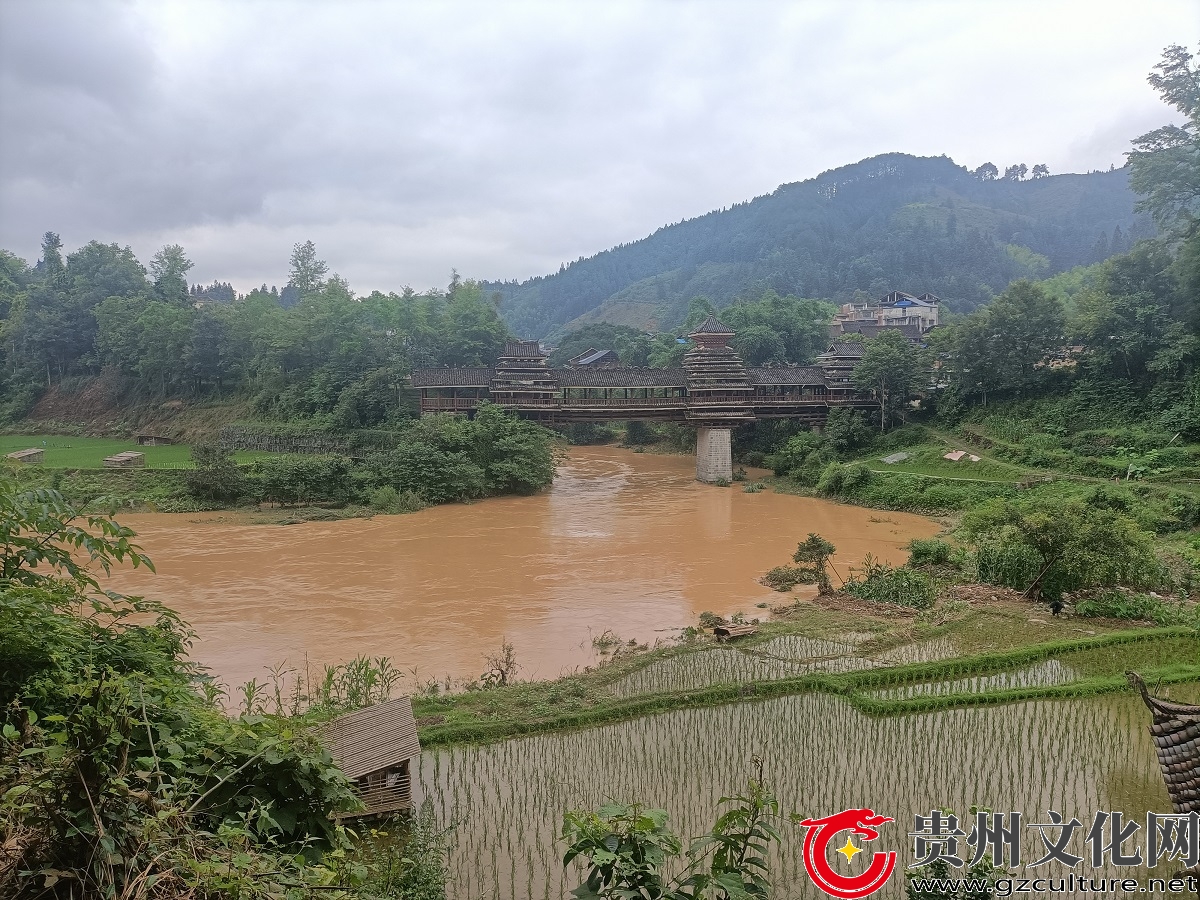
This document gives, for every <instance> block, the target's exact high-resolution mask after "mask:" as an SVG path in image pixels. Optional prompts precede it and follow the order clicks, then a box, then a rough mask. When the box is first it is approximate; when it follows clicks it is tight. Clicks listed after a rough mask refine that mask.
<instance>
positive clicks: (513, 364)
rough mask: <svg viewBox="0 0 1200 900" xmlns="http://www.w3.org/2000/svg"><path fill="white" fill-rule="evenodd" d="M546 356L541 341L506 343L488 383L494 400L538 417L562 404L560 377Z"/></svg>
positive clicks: (491, 397) (489, 394)
mask: <svg viewBox="0 0 1200 900" xmlns="http://www.w3.org/2000/svg"><path fill="white" fill-rule="evenodd" d="M546 357H547V354H546V353H544V352H543V351H542V349H541V347H539V346H538V342H537V341H509V342H508V343H507V344H505V345H504V353H503V354H502V355H501V357H500V358H499V359H498V360H497V361H496V368H495V371H494V373H493V375H492V379H491V382H490V383H489V384H488V396H489V398H490V399H491V401H492V402H493V403H498V404H500V405H502V406H508V407H511V408H514V409H519V410H524V411H526V412H527V413H531V414H533V415H534V417H540V416H539V414H541V415H545V414H547V413H549V412H550V410H551V408H552V407H554V406H556V405H557V403H558V400H557V396H558V379H557V378H556V377H555V375H554V371H553V370H552V369H551V368H550V367H549V366H548V365H547V364H546Z"/></svg>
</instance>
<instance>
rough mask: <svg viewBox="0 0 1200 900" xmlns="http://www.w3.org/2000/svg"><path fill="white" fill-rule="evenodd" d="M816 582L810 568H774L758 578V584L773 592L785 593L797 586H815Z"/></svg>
mask: <svg viewBox="0 0 1200 900" xmlns="http://www.w3.org/2000/svg"><path fill="white" fill-rule="evenodd" d="M816 580H817V575H816V573H815V572H814V571H813V570H812V569H811V568H802V567H800V566H776V567H775V568H773V569H772V570H771V571H770V572H768V573H767V574H766V575H764V576H763V577H762V578H760V579H759V582H760V583H761V584H763V585H765V586H766V587H769V588H770V589H771V590H773V591H779V592H780V593H786V592H787V591H790V590H791V589H792V588H794V587H795V586H796V585H798V584H815V583H816Z"/></svg>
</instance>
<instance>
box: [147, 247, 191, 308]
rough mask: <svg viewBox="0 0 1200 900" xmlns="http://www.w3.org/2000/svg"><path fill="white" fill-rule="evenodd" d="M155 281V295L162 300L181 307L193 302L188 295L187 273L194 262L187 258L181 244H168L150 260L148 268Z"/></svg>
mask: <svg viewBox="0 0 1200 900" xmlns="http://www.w3.org/2000/svg"><path fill="white" fill-rule="evenodd" d="M147 268H148V269H149V271H150V277H151V278H152V279H153V280H154V293H155V295H156V296H157V297H158V299H160V300H164V301H166V302H167V303H175V304H178V305H180V306H183V305H186V304H188V303H190V302H191V300H190V296H189V294H188V282H187V273H188V272H189V271H190V270H191V268H192V261H191V260H190V259H188V258H187V255H186V254H185V253H184V250H183V247H181V246H180V245H179V244H167V245H166V246H165V247H162V248H160V249H159V250H158V251H157V252H156V253H155V254H154V256H152V257H151V258H150V265H149V266H148V267H147Z"/></svg>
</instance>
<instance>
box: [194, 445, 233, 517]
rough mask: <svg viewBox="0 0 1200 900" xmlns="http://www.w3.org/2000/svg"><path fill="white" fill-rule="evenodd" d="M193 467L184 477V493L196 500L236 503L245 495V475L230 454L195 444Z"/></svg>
mask: <svg viewBox="0 0 1200 900" xmlns="http://www.w3.org/2000/svg"><path fill="white" fill-rule="evenodd" d="M192 460H193V462H195V464H196V467H195V468H194V469H189V470H188V471H187V473H186V474H185V475H184V481H185V484H186V485H187V491H188V493H189V494H191V495H192V496H193V497H195V498H196V499H197V500H203V501H207V502H210V503H236V502H237V501H238V500H241V499H242V498H243V497H244V496H246V492H247V483H246V476H245V475H244V474H243V473H242V470H241V469H239V468H238V466H237V464H236V463H235V462H234V461H233V453H232V452H231V451H229V450H224V449H222V448H220V447H216V446H212V445H205V444H196V445H195V446H193V447H192Z"/></svg>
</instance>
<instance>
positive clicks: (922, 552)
mask: <svg viewBox="0 0 1200 900" xmlns="http://www.w3.org/2000/svg"><path fill="white" fill-rule="evenodd" d="M953 550H954V548H953V547H951V546H950V545H949V544H948V543H946V542H945V541H942V540H938V539H937V538H914V539H913V540H912V541H911V542H910V543H909V545H908V552H909V556H908V564H909V565H910V566H913V567H915V566H944V565H946V564H947V563H949V562H950V554H951V553H952V552H953Z"/></svg>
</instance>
